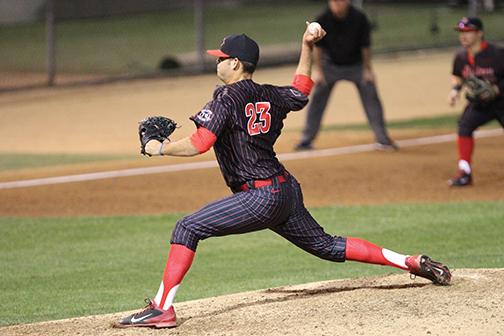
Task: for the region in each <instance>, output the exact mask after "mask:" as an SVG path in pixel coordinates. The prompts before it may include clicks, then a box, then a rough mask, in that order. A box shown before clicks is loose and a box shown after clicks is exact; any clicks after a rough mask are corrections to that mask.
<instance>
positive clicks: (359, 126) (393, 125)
mask: <svg viewBox="0 0 504 336" xmlns="http://www.w3.org/2000/svg"><path fill="white" fill-rule="evenodd" d="M459 118H460V113H457V114H444V115H440V116H435V117H421V118H412V119H406V120H397V121H389V122H387V127H388V128H389V129H412V130H414V129H440V128H452V129H453V130H454V131H455V130H456V128H457V121H458V119H459ZM496 125H498V122H497V121H496V120H493V121H491V122H489V123H488V124H486V125H485V126H483V127H494V126H496ZM322 130H323V131H369V125H368V124H366V123H354V124H345V125H327V126H322ZM296 131H299V129H297V130H296Z"/></svg>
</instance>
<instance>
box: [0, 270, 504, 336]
mask: <svg viewBox="0 0 504 336" xmlns="http://www.w3.org/2000/svg"><path fill="white" fill-rule="evenodd" d="M502 302H504V269H459V270H455V271H454V278H453V284H452V285H451V286H449V287H439V286H435V285H432V284H431V283H430V282H427V281H424V280H423V279H418V278H417V279H415V280H414V281H412V280H410V278H409V276H408V275H406V274H393V275H388V276H380V277H369V278H359V279H352V280H335V281H326V282H318V283H311V284H304V285H298V286H289V287H280V288H273V289H267V290H261V291H255V292H247V293H239V294H233V295H226V296H221V297H214V298H209V299H203V300H196V301H188V302H183V303H180V304H176V309H177V314H178V317H179V326H178V327H177V328H175V329H163V330H156V329H149V328H140V329H139V328H132V329H116V328H113V327H112V324H113V323H114V321H116V320H118V319H119V318H120V317H122V316H124V315H126V314H128V312H125V313H118V314H108V315H99V316H89V317H82V318H73V319H67V320H60V321H51V322H43V323H36V324H28V325H19V326H10V327H5V328H0V334H2V335H68V334H73V335H386V336H390V335H447V334H452V335H497V334H499V333H500V332H502V326H503V325H504V306H503V305H502Z"/></svg>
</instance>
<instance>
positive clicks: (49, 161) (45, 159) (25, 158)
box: [0, 153, 133, 171]
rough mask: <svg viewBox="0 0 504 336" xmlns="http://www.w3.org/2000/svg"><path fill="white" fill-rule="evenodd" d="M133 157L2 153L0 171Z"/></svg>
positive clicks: (0, 154) (129, 157)
mask: <svg viewBox="0 0 504 336" xmlns="http://www.w3.org/2000/svg"><path fill="white" fill-rule="evenodd" d="M131 158H133V156H132V155H131V156H127V155H110V154H107V155H105V154H103V155H99V154H91V155H84V154H30V153H0V171H5V170H15V169H25V168H38V167H48V166H58V165H67V164H78V163H86V162H101V161H115V160H123V159H131Z"/></svg>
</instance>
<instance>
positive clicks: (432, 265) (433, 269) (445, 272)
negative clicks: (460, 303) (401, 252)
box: [406, 255, 451, 286]
mask: <svg viewBox="0 0 504 336" xmlns="http://www.w3.org/2000/svg"><path fill="white" fill-rule="evenodd" d="M406 266H408V268H409V271H410V273H411V274H413V275H416V276H419V277H422V278H426V279H429V280H430V281H432V282H433V283H434V284H435V285H442V286H447V285H449V284H450V281H451V273H450V270H449V269H448V267H446V266H445V265H443V264H441V263H440V262H437V261H434V260H432V259H431V258H429V257H428V256H426V255H417V256H411V257H408V258H407V259H406Z"/></svg>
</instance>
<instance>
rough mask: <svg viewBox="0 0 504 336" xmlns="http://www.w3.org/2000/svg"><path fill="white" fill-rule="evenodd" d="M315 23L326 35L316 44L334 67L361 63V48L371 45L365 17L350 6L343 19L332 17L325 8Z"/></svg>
mask: <svg viewBox="0 0 504 336" xmlns="http://www.w3.org/2000/svg"><path fill="white" fill-rule="evenodd" d="M317 22H318V23H320V25H321V26H322V28H324V30H325V31H326V32H327V35H326V36H325V37H324V38H323V39H322V40H320V41H319V42H317V43H316V45H317V46H318V47H320V48H322V49H323V50H324V52H325V53H326V54H327V55H328V56H329V58H330V59H331V61H332V62H333V63H334V64H336V65H354V64H361V63H362V50H361V49H362V48H366V47H369V46H370V45H371V27H370V24H369V21H368V19H367V17H366V15H365V14H364V13H363V12H361V11H359V10H358V9H356V8H355V7H353V6H350V7H349V9H348V13H347V16H346V17H345V18H342V19H340V18H338V17H336V16H334V15H333V14H332V13H331V11H330V10H329V8H327V9H326V10H325V11H324V12H323V13H322V14H321V15H320V16H319V17H317Z"/></svg>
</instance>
